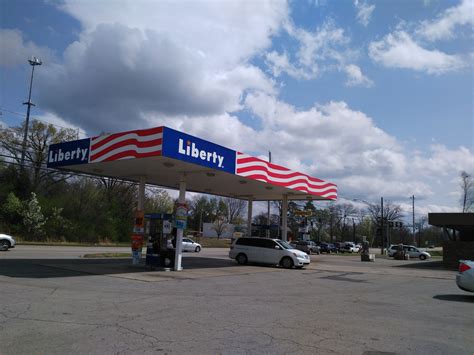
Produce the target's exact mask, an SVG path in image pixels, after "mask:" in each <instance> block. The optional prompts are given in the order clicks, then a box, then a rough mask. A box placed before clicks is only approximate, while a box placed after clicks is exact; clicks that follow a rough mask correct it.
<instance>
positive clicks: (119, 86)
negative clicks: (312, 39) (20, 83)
mask: <svg viewBox="0 0 474 355" xmlns="http://www.w3.org/2000/svg"><path fill="white" fill-rule="evenodd" d="M140 4H142V5H143V3H141V2H126V3H124V6H125V8H127V9H128V10H129V12H130V16H125V17H124V16H122V15H120V14H121V13H123V12H124V10H123V9H120V11H119V10H118V8H120V7H119V6H118V5H119V3H118V2H117V3H116V2H114V6H110V4H109V3H108V5H107V6H106V8H107V11H105V10H104V9H103V3H101V2H97V3H94V5H92V4H91V3H87V4H86V3H84V2H72V3H69V2H67V3H66V5H65V8H67V10H68V11H69V12H70V13H71V14H74V15H75V16H77V17H78V18H79V19H80V20H81V21H82V22H83V24H84V26H85V31H84V32H83V33H82V34H81V35H80V39H79V40H78V41H77V42H74V43H73V44H71V45H70V46H69V47H68V48H67V49H66V51H65V53H64V61H63V63H58V64H56V65H52V66H50V68H49V70H44V71H42V73H39V74H38V75H39V76H42V77H41V78H39V79H42V80H38V85H39V86H42V87H41V89H42V90H40V91H39V92H40V97H39V99H40V100H41V102H42V107H43V108H44V109H46V110H49V111H52V112H54V113H56V114H57V115H58V116H61V117H64V118H65V119H67V120H68V121H70V122H73V123H76V124H80V125H81V126H82V127H83V128H84V129H86V130H88V131H89V132H90V133H92V134H95V133H98V132H100V131H103V130H107V129H108V130H110V127H114V126H115V127H117V128H118V129H129V128H134V127H137V126H140V125H143V121H144V120H143V117H145V116H146V115H152V114H161V115H162V116H177V115H187V116H200V115H201V116H202V115H210V116H212V115H220V114H223V113H225V112H233V111H236V110H240V109H241V101H242V99H243V98H244V97H245V94H246V92H249V91H252V90H259V91H264V92H268V93H274V92H275V88H274V85H275V83H274V82H273V81H272V80H271V79H269V78H268V77H267V76H266V75H265V74H264V73H263V72H262V71H261V70H260V69H259V68H258V67H256V66H254V65H251V64H249V62H248V61H247V59H248V58H250V57H251V56H252V55H256V54H257V53H258V52H259V51H261V50H263V49H264V48H265V47H266V46H268V45H269V43H270V38H269V36H270V35H271V34H272V33H273V32H274V31H275V30H276V29H277V28H278V24H279V23H281V21H282V19H283V18H284V17H285V13H286V12H285V11H286V5H284V4H281V5H278V4H277V5H275V6H269V5H268V4H267V3H265V2H256V3H241V5H237V4H234V5H230V6H228V7H226V6H224V8H225V10H224V9H223V8H222V7H223V5H221V4H220V3H217V2H216V3H214V2H212V3H205V4H206V5H205V8H206V10H207V12H206V11H204V10H203V9H198V8H199V6H197V7H196V6H194V5H191V8H192V9H194V10H195V13H194V14H193V13H192V11H191V10H192V9H188V8H187V7H186V11H185V13H184V14H181V13H180V12H179V11H178V10H179V9H180V6H179V4H178V5H174V6H176V8H175V9H174V10H173V11H171V10H172V9H170V8H168V7H169V6H172V5H170V4H167V3H164V2H158V3H149V2H146V4H148V5H149V6H151V7H156V8H153V9H150V8H149V7H146V8H141V7H140V6H139V5H140ZM193 4H194V3H193ZM252 4H255V5H252ZM213 6H214V7H215V8H213ZM163 7H164V8H163ZM168 10H169V12H166V11H168ZM221 10H222V11H223V12H221ZM96 11H97V12H96ZM103 11H105V13H103ZM152 14H155V15H156V16H155V15H152ZM89 15H90V17H89ZM114 16H116V17H114ZM140 16H143V21H141V17H140ZM193 16H194V17H193ZM221 17H222V18H221ZM258 18H261V21H257V19H258ZM112 19H114V20H115V21H112ZM160 19H163V21H161V22H160V21H159V20H160ZM165 19H166V20H165ZM171 19H173V20H174V21H176V25H175V26H171V25H170V23H169V22H170V21H171ZM237 19H239V20H238V21H237ZM184 20H186V22H185V23H183V22H182V21H184ZM214 20H215V21H214ZM226 21H227V22H229V23H230V24H229V23H227V24H226ZM235 21H237V22H238V23H237V24H235V26H234V25H233V23H234V22H235ZM112 22H114V23H112ZM119 22H123V23H119ZM163 22H164V23H165V24H166V25H169V27H166V26H165V24H164V23H163ZM147 26H149V27H147ZM237 44H238V45H237ZM241 44H242V46H241ZM65 82H67V83H69V84H68V85H67V86H64V85H63V83H65ZM99 98H100V99H99ZM140 122H141V123H140Z"/></svg>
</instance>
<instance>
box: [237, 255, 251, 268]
mask: <svg viewBox="0 0 474 355" xmlns="http://www.w3.org/2000/svg"><path fill="white" fill-rule="evenodd" d="M235 260H237V263H238V264H240V265H245V264H247V261H248V260H247V255H245V254H239V255H237V257H236V258H235Z"/></svg>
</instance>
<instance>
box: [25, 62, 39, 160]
mask: <svg viewBox="0 0 474 355" xmlns="http://www.w3.org/2000/svg"><path fill="white" fill-rule="evenodd" d="M28 62H29V63H30V65H31V78H30V92H29V94H28V102H23V105H27V106H28V108H27V110H26V122H25V134H24V135H23V145H22V148H21V161H20V165H21V167H22V168H23V164H24V163H25V153H26V140H27V138H28V126H29V124H30V111H31V106H34V104H33V103H32V102H31V88H32V87H33V75H34V73H35V66H37V65H41V64H43V63H42V62H41V60H40V59H39V58H36V57H31V59H28Z"/></svg>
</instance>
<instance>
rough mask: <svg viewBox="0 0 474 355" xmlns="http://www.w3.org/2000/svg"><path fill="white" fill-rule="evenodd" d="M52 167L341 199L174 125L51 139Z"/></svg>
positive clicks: (249, 194)
mask: <svg viewBox="0 0 474 355" xmlns="http://www.w3.org/2000/svg"><path fill="white" fill-rule="evenodd" d="M47 165H48V168H59V169H63V170H68V171H74V172H80V173H86V174H91V175H98V176H108V177H113V178H119V179H124V180H131V181H140V179H141V178H143V177H144V178H145V180H146V183H149V184H154V185H159V186H163V187H169V188H172V189H177V188H178V187H179V183H180V181H181V179H182V178H183V176H185V177H186V184H187V186H186V190H187V191H193V192H201V193H207V194H212V195H220V196H227V197H232V198H239V199H252V200H255V201H258V200H281V199H282V198H283V196H285V195H286V196H287V199H288V200H336V198H337V186H336V185H335V184H333V183H330V182H327V181H324V180H321V179H318V178H315V177H311V176H309V175H306V174H303V173H299V172H296V171H291V170H290V169H287V168H285V167H282V166H279V165H276V164H272V163H269V162H267V161H264V160H261V159H258V158H255V157H252V156H250V155H247V154H244V153H241V152H237V151H234V150H232V149H229V148H226V147H223V146H220V145H217V144H214V143H211V142H209V141H206V140H203V139H200V138H197V137H194V136H191V135H188V134H185V133H182V132H179V131H176V130H173V129H171V128H168V127H156V128H150V129H143V130H134V131H127V132H121V133H113V134H106V135H102V136H97V137H92V138H85V139H80V140H76V141H70V142H65V143H58V144H52V145H50V147H49V152H48V163H47Z"/></svg>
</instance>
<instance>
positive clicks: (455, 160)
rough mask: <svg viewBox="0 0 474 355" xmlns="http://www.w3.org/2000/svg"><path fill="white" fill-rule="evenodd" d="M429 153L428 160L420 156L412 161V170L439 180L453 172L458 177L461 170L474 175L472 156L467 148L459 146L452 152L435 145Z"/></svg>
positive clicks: (473, 156)
mask: <svg viewBox="0 0 474 355" xmlns="http://www.w3.org/2000/svg"><path fill="white" fill-rule="evenodd" d="M430 151H431V156H430V157H429V158H428V159H426V158H424V157H422V156H420V155H416V156H415V157H414V159H413V164H414V168H415V169H417V170H418V171H420V172H422V173H423V174H424V175H427V176H433V177H437V178H441V177H445V176H451V175H452V173H453V172H455V173H456V174H458V175H459V172H461V171H463V170H464V171H467V172H472V173H474V155H473V152H472V151H470V150H469V149H468V148H466V147H462V146H461V147H459V148H457V149H454V150H453V149H448V148H447V147H446V146H444V145H441V144H436V145H432V146H431V148H430Z"/></svg>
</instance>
